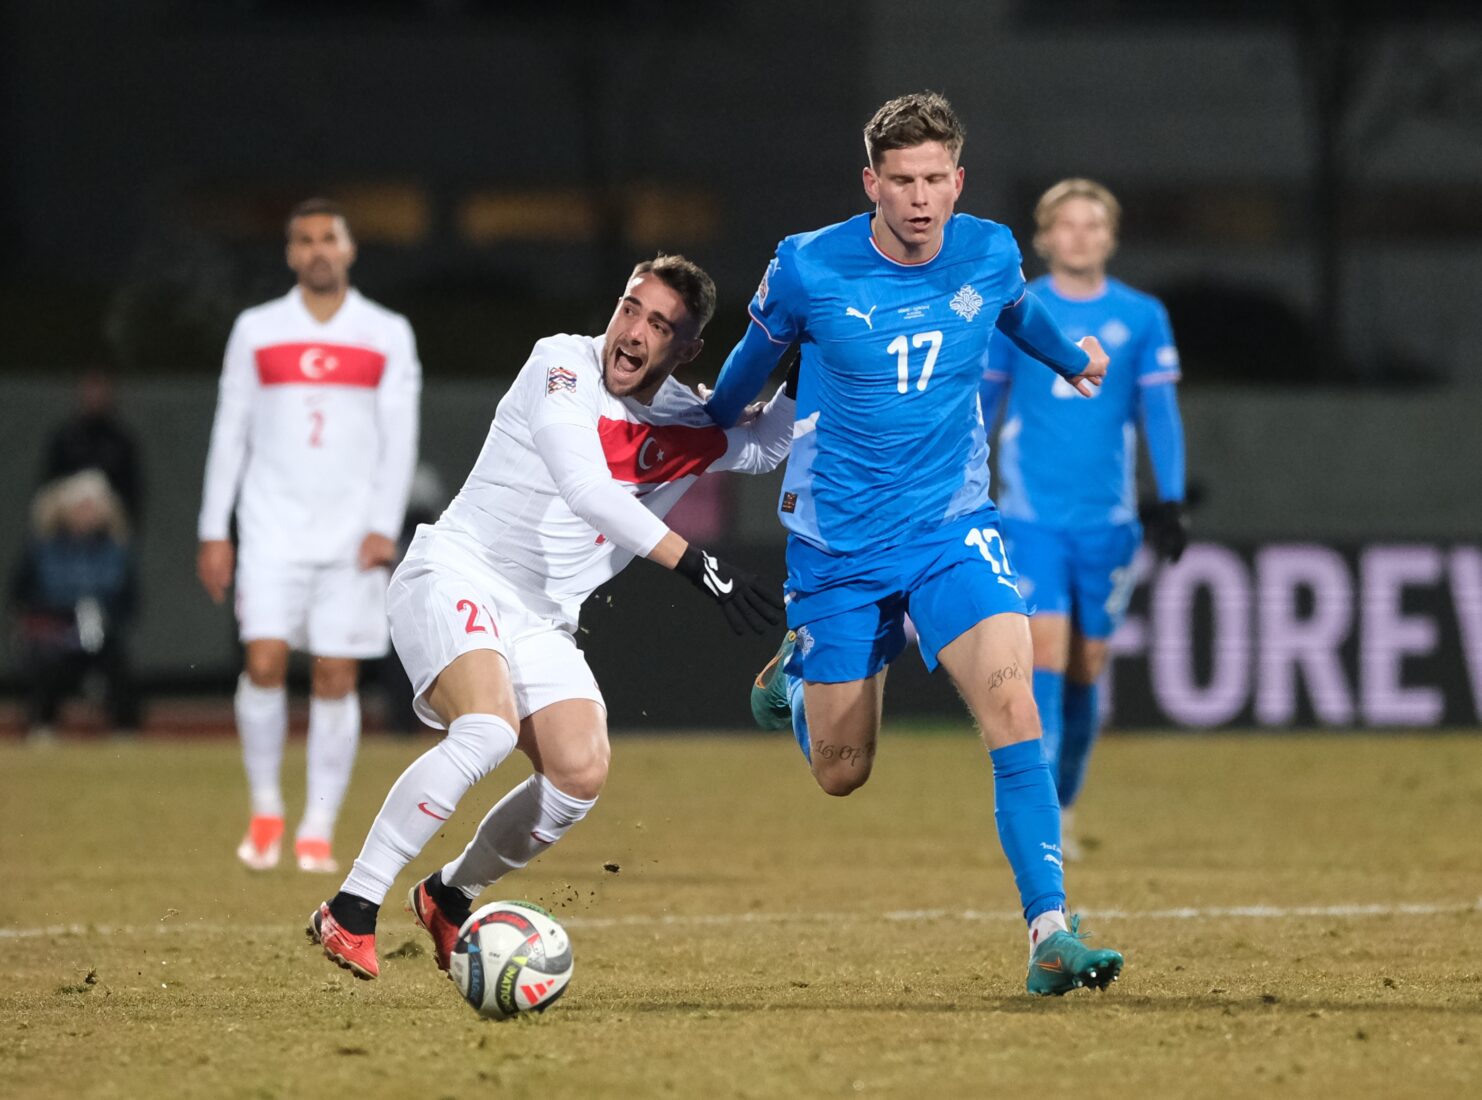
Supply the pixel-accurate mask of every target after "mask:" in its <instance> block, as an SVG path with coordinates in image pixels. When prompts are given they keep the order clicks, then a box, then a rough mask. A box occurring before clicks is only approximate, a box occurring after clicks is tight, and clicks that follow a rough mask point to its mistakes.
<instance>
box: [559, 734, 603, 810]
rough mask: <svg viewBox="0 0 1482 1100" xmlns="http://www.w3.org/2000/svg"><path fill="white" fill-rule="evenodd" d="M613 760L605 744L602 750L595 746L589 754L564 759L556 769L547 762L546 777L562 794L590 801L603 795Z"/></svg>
mask: <svg viewBox="0 0 1482 1100" xmlns="http://www.w3.org/2000/svg"><path fill="white" fill-rule="evenodd" d="M611 758H612V754H611V753H610V752H609V751H608V748H607V745H606V744H605V743H604V744H603V745H601V746H600V748H599V747H597V746H594V747H593V748H592V750H591V751H589V752H583V753H580V754H574V755H572V756H569V757H567V758H565V759H562V760H561V761H560V762H559V763H557V764H555V766H554V767H553V766H551V765H552V762H551V761H547V762H546V768H545V772H544V775H545V777H546V780H547V781H548V782H549V783H551V784H552V785H553V786H555V788H556V789H557V790H559V791H561V792H562V793H564V794H569V795H570V796H571V797H572V798H580V799H584V800H590V799H593V798H596V797H597V796H598V795H599V794H601V793H602V787H603V786H604V785H605V784H606V783H607V770H608V766H609V764H610V762H611Z"/></svg>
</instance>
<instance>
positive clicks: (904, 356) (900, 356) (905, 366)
mask: <svg viewBox="0 0 1482 1100" xmlns="http://www.w3.org/2000/svg"><path fill="white" fill-rule="evenodd" d="M926 344H930V345H931V346H930V347H929V348H927V349H926V363H925V364H924V365H923V366H922V368H921V377H920V378H918V379H917V380H916V390H917V392H918V393H919V392H920V391H921V390H924V389H926V383H927V382H929V381H931V369H932V368H933V367H935V366H936V365H937V353H938V352H939V351H941V350H942V333H941V330H940V329H932V331H930V332H918V333H916V334H915V335H914V336H912V337H910V338H909V343H908V342H907V337H905V336H897V337H896V338H895V339H894V340H892V341H890V346H889V347H887V348H886V349H885V351H886V353H887V354H889V355H894V356H895V369H896V383H895V390H896V392H897V393H905V392H906V391H907V390H908V389H910V381H911V364H910V349H911V348H919V347H922V346H923V345H926Z"/></svg>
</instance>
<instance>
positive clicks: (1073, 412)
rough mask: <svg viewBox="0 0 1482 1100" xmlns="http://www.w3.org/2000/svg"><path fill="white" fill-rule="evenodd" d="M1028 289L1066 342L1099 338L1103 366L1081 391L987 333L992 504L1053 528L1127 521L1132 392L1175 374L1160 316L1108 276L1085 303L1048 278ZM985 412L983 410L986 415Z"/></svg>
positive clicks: (1131, 491) (1133, 491)
mask: <svg viewBox="0 0 1482 1100" xmlns="http://www.w3.org/2000/svg"><path fill="white" fill-rule="evenodd" d="M1029 289H1030V290H1031V291H1032V292H1033V293H1034V295H1035V296H1036V297H1037V298H1038V299H1039V300H1040V301H1041V302H1043V303H1044V304H1045V306H1046V307H1047V308H1048V309H1049V311H1050V313H1051V314H1052V315H1053V316H1054V318H1055V320H1056V322H1057V323H1058V324H1059V325H1060V327H1061V328H1062V329H1063V330H1064V331H1065V334H1066V335H1067V336H1068V337H1070V339H1072V340H1079V339H1081V338H1082V337H1084V336H1095V337H1096V338H1097V339H1098V340H1100V341H1101V343H1102V346H1103V347H1105V348H1106V352H1107V354H1108V355H1109V356H1110V357H1111V368H1110V369H1109V370H1108V371H1107V375H1106V381H1105V383H1104V384H1103V385H1102V386H1101V388H1100V389H1098V390H1096V391H1095V396H1094V397H1091V398H1086V397H1082V396H1081V395H1080V394H1079V393H1077V392H1076V391H1075V390H1074V389H1073V388H1072V387H1071V386H1070V385H1069V384H1068V383H1066V382H1065V381H1064V380H1063V379H1061V378H1060V377H1058V376H1057V375H1055V374H1054V373H1052V372H1051V371H1048V370H1046V369H1045V368H1044V366H1043V365H1042V364H1041V363H1039V362H1037V361H1036V360H1034V359H1032V358H1030V357H1029V356H1027V355H1025V354H1024V353H1023V352H1022V351H1020V350H1019V348H1017V347H1015V346H1014V344H1013V343H1011V342H1010V341H1009V340H1007V339H1005V338H1004V337H1003V336H1002V335H1001V334H1000V335H999V336H997V337H995V339H994V340H993V343H992V346H991V347H990V349H989V355H988V364H987V368H986V369H985V371H984V372H983V377H984V392H985V394H986V393H992V392H996V391H997V388H998V387H999V386H1001V385H1002V384H1003V383H1005V382H1007V383H1008V384H1009V399H1008V411H1007V413H1006V414H1005V417H1004V425H1003V429H1002V430H1001V431H1000V432H999V436H998V472H999V477H1000V479H1001V481H1002V484H1001V485H1000V486H999V490H998V494H997V495H998V506H999V510H1000V511H1001V512H1002V513H1003V515H1004V516H1005V517H1007V518H1012V519H1022V520H1029V521H1032V522H1035V523H1038V524H1040V525H1042V526H1046V527H1051V528H1056V529H1059V530H1080V529H1085V528H1090V527H1102V526H1105V525H1107V524H1118V523H1130V522H1132V521H1133V520H1135V519H1136V518H1137V466H1136V464H1137V429H1136V424H1137V418H1138V412H1139V402H1140V401H1141V392H1142V389H1143V387H1146V386H1153V385H1159V384H1163V383H1171V382H1175V381H1177V380H1178V377H1179V366H1178V349H1177V348H1175V347H1174V344H1173V332H1172V330H1171V329H1170V327H1169V324H1168V314H1167V312H1166V311H1165V310H1164V309H1163V306H1162V304H1161V303H1160V302H1159V301H1158V300H1157V299H1156V298H1154V297H1152V296H1151V295H1148V294H1143V293H1141V292H1140V291H1136V290H1133V289H1132V288H1131V287H1129V286H1127V285H1126V284H1125V283H1121V282H1118V281H1117V280H1116V279H1108V280H1107V281H1106V290H1105V292H1104V293H1102V294H1101V295H1099V296H1098V297H1096V298H1091V299H1085V300H1080V299H1071V298H1064V297H1061V296H1060V295H1059V294H1057V293H1055V290H1054V288H1053V286H1052V285H1051V283H1050V280H1049V278H1048V277H1041V278H1039V279H1036V280H1035V281H1034V282H1033V283H1031V284H1030V287H1029ZM994 412H995V410H994V409H991V408H985V409H984V414H985V415H986V416H987V417H989V418H990V419H991V418H992V416H993V414H994ZM1180 464H1181V460H1180ZM1176 495H1178V496H1181V495H1182V492H1181V490H1180V491H1179V493H1178V494H1176Z"/></svg>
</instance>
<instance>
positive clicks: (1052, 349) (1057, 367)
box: [997, 290, 1091, 379]
mask: <svg viewBox="0 0 1482 1100" xmlns="http://www.w3.org/2000/svg"><path fill="white" fill-rule="evenodd" d="M997 325H998V331H999V332H1001V333H1003V334H1004V335H1005V336H1007V337H1008V338H1009V339H1010V340H1012V341H1013V342H1014V346H1015V347H1017V348H1018V349H1019V350H1020V351H1022V352H1023V353H1024V354H1025V355H1027V356H1029V357H1030V358H1032V359H1038V360H1039V361H1040V362H1041V363H1043V364H1045V366H1047V367H1049V368H1050V369H1051V370H1053V371H1054V372H1055V373H1056V374H1058V375H1060V377H1062V378H1067V379H1069V378H1074V377H1075V376H1076V375H1078V374H1080V373H1081V372H1083V371H1084V370H1085V369H1086V365H1087V364H1088V363H1089V362H1090V361H1091V357H1090V355H1088V354H1087V353H1086V352H1085V351H1083V350H1082V349H1081V348H1079V347H1077V346H1076V345H1075V344H1073V343H1071V342H1070V337H1068V336H1066V335H1065V333H1064V332H1062V331H1061V329H1060V326H1059V325H1058V324H1056V323H1055V318H1054V316H1053V315H1052V314H1051V313H1050V311H1049V309H1047V308H1046V307H1045V304H1044V303H1043V302H1041V301H1040V300H1039V299H1038V298H1036V297H1035V296H1034V295H1033V294H1032V293H1030V292H1029V291H1028V290H1025V291H1024V292H1023V293H1022V294H1021V295H1020V297H1019V300H1018V301H1016V302H1015V303H1014V304H1013V305H1010V306H1008V307H1007V308H1005V309H1004V310H1003V312H1002V313H1000V314H999V315H998V321H997Z"/></svg>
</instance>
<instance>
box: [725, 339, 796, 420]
mask: <svg viewBox="0 0 1482 1100" xmlns="http://www.w3.org/2000/svg"><path fill="white" fill-rule="evenodd" d="M786 350H787V342H786V341H784V342H782V343H780V344H779V343H778V342H777V341H776V340H774V339H773V338H772V337H771V336H770V335H769V334H768V332H767V330H766V329H764V328H763V327H762V326H761V322H759V321H757V320H755V319H753V320H752V322H751V324H749V325H747V326H746V335H744V336H742V337H741V342H740V343H738V344H737V345H736V346H735V347H734V348H732V349H731V354H730V355H728V356H726V361H725V365H724V366H723V367H721V368H720V377H719V378H717V379H716V381H715V391H714V392H713V393H712V394H711V395H710V399H709V400H708V401H707V402H705V409H706V411H707V412H708V413H710V418H711V419H712V420H714V421H715V422H716V423H717V424H719V425H720V426H721V427H722V428H729V427H731V426H732V425H734V424H735V423H736V421H737V420H738V419H740V417H741V411H742V410H743V409H744V408H746V405H747V402H749V401H750V400H751V399H752V398H753V397H755V396H756V395H757V393H758V392H759V391H760V390H761V388H762V385H763V384H764V383H765V382H766V381H767V375H769V374H771V373H772V371H773V370H774V369H775V368H776V366H777V363H778V360H780V359H781V358H782V353H783V352H785V351H786Z"/></svg>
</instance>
